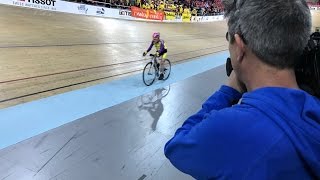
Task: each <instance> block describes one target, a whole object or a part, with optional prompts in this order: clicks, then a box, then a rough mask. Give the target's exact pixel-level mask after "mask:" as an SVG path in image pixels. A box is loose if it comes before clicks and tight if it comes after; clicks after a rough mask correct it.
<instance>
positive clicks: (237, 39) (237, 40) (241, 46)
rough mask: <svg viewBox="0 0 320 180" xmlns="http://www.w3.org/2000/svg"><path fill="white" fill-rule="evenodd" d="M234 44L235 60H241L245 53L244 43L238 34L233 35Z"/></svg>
mask: <svg viewBox="0 0 320 180" xmlns="http://www.w3.org/2000/svg"><path fill="white" fill-rule="evenodd" d="M234 39H235V44H236V46H237V48H236V53H237V61H240V62H241V61H242V60H243V57H244V53H245V44H244V42H243V39H242V38H241V37H240V35H239V34H235V35H234Z"/></svg>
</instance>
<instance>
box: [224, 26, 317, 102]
mask: <svg viewBox="0 0 320 180" xmlns="http://www.w3.org/2000/svg"><path fill="white" fill-rule="evenodd" d="M232 70H233V68H232V64H231V59H230V58H227V62H226V73H227V76H230V74H231V72H232ZM295 74H296V79H297V82H298V85H299V87H300V88H301V89H303V90H304V91H306V92H308V93H309V94H311V95H313V96H316V97H318V98H320V32H318V31H317V32H314V33H312V34H311V35H310V39H309V41H308V44H307V46H306V47H305V49H304V51H303V54H302V55H301V56H300V57H297V60H296V66H295Z"/></svg>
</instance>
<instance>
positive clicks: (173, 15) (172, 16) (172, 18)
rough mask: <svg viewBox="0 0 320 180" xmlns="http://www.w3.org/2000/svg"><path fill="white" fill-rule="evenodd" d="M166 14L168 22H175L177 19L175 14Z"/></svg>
mask: <svg viewBox="0 0 320 180" xmlns="http://www.w3.org/2000/svg"><path fill="white" fill-rule="evenodd" d="M164 13H165V14H166V20H175V19H176V13H175V12H169V11H165V12H164Z"/></svg>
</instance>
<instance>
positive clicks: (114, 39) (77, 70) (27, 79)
mask: <svg viewBox="0 0 320 180" xmlns="http://www.w3.org/2000/svg"><path fill="white" fill-rule="evenodd" d="M312 16H313V18H312V23H313V30H314V28H315V27H320V13H319V11H312ZM226 29H227V28H226V23H225V21H222V22H215V23H184V24H177V23H147V22H136V21H125V20H117V19H107V18H97V17H88V16H80V15H71V14H65V13H55V12H50V13H48V12H45V11H40V10H33V9H27V8H17V7H11V6H4V5H1V6H0V37H1V41H0V63H1V66H0V70H1V76H0V108H4V107H9V106H12V105H16V104H20V103H23V102H28V101H32V100H36V99H39V98H44V97H48V96H51V95H54V94H59V93H63V92H67V91H71V90H75V89H79V88H83V87H88V86H91V85H94V84H98V83H102V82H106V81H110V80H113V79H115V78H119V77H123V76H127V75H130V74H134V73H141V70H142V68H143V66H144V65H145V63H146V61H145V59H144V58H142V56H141V54H142V52H143V51H145V50H146V48H147V47H148V46H149V43H150V41H151V34H152V32H154V31H159V32H161V34H162V38H163V39H164V40H165V41H166V43H167V46H168V49H169V53H168V58H169V59H170V60H171V61H172V62H173V63H181V62H184V61H187V60H190V59H192V58H194V57H198V56H202V55H206V54H210V53H214V52H218V51H221V50H226V49H227V42H226V41H225V32H226Z"/></svg>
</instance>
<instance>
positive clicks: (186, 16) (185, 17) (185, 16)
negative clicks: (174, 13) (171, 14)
mask: <svg viewBox="0 0 320 180" xmlns="http://www.w3.org/2000/svg"><path fill="white" fill-rule="evenodd" d="M190 18H191V14H189V13H183V14H182V22H190Z"/></svg>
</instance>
